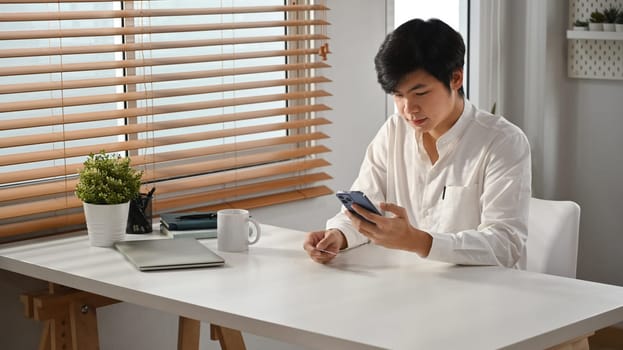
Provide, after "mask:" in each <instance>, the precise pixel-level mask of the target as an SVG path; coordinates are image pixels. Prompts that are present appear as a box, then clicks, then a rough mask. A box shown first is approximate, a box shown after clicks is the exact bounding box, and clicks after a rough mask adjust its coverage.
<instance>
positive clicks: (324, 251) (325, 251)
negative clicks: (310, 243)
mask: <svg viewBox="0 0 623 350" xmlns="http://www.w3.org/2000/svg"><path fill="white" fill-rule="evenodd" d="M314 249H316V250H318V251H321V252H323V253H327V254H331V255H337V253H334V252H332V251H329V250H324V249H320V248H316V247H314Z"/></svg>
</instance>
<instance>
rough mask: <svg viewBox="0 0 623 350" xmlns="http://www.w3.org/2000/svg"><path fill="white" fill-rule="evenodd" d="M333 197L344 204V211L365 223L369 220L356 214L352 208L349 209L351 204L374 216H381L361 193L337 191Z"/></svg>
mask: <svg viewBox="0 0 623 350" xmlns="http://www.w3.org/2000/svg"><path fill="white" fill-rule="evenodd" d="M335 195H336V196H337V198H338V199H339V200H340V202H342V204H344V206H345V207H346V209H348V211H350V212H351V213H353V214H355V215H357V216H358V217H359V218H361V219H363V220H365V221H368V222H370V221H369V220H366V218H364V217H363V216H361V215H359V214H357V212H356V211H354V210H353V208H352V207H351V205H352V204H353V203H354V204H357V205H359V206H360V207H363V208H364V209H366V210H368V211H370V212H372V213H374V214H377V215H383V214H381V212H380V211H379V210H378V209H376V207H375V206H374V204H372V202H371V201H370V199H368V197H367V196H366V195H365V194H364V193H363V192H361V191H337V193H336V194H335ZM371 223H373V222H371Z"/></svg>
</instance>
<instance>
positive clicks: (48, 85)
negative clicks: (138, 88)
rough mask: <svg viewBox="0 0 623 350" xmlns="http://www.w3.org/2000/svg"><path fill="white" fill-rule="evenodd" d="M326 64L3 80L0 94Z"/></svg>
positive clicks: (203, 76)
mask: <svg viewBox="0 0 623 350" xmlns="http://www.w3.org/2000/svg"><path fill="white" fill-rule="evenodd" d="M329 67H330V66H329V65H328V64H326V63H323V62H314V63H307V64H306V63H298V64H280V65H271V66H256V67H243V68H236V69H234V68H231V69H215V70H204V71H189V72H180V73H166V74H152V75H147V76H144V75H138V76H136V75H135V76H126V77H120V78H98V79H81V80H68V81H63V82H60V81H53V82H43V83H25V84H6V85H0V94H9V93H23V92H35V91H49V90H60V89H65V90H68V89H79V88H90V87H100V86H115V85H124V84H145V83H155V82H163V81H173V80H187V79H199V78H216V77H225V76H232V75H245V74H257V73H268V72H280V71H284V72H287V71H293V70H300V71H310V70H313V69H322V68H329Z"/></svg>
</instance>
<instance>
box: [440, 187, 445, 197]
mask: <svg viewBox="0 0 623 350" xmlns="http://www.w3.org/2000/svg"><path fill="white" fill-rule="evenodd" d="M444 199H446V186H443V192H441V200H444Z"/></svg>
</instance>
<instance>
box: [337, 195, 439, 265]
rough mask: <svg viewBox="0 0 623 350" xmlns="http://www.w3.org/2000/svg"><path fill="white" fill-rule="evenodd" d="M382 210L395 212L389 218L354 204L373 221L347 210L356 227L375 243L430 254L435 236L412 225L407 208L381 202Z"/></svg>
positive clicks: (356, 209)
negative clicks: (362, 218)
mask: <svg viewBox="0 0 623 350" xmlns="http://www.w3.org/2000/svg"><path fill="white" fill-rule="evenodd" d="M380 207H381V210H383V211H388V212H390V213H392V214H394V216H393V217H391V218H388V217H384V216H380V215H376V214H374V213H371V212H369V211H368V210H365V209H364V208H362V207H360V206H358V205H356V204H353V206H352V208H353V209H354V210H355V211H356V212H357V213H358V214H359V215H361V216H363V217H364V218H366V219H367V220H369V221H371V222H372V223H370V222H366V221H364V220H361V219H360V218H358V217H357V216H356V215H353V214H352V213H350V212H348V211H347V212H346V215H348V217H349V218H350V220H351V221H352V222H353V225H354V226H355V228H356V229H357V230H358V231H359V232H360V233H361V234H363V235H364V236H366V237H368V238H369V239H370V241H371V242H372V243H374V244H378V245H381V246H384V247H387V248H392V249H402V250H409V251H412V252H416V253H417V254H418V255H420V256H422V257H426V256H428V253H429V252H430V247H431V246H432V244H433V238H432V237H431V235H429V234H428V233H426V232H424V231H422V230H418V229H416V228H415V227H413V226H411V224H410V223H409V217H408V216H407V211H406V209H405V208H403V207H400V206H397V205H395V204H392V203H381V204H380Z"/></svg>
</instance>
